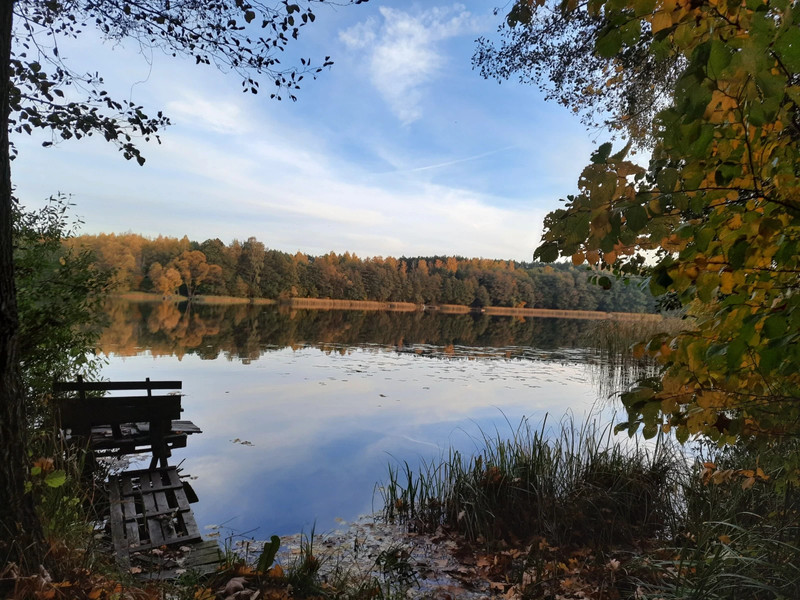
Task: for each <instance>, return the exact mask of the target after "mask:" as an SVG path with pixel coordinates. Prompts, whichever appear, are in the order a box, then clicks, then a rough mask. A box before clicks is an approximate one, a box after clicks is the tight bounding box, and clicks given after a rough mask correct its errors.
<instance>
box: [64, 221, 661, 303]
mask: <svg viewBox="0 0 800 600" xmlns="http://www.w3.org/2000/svg"><path fill="white" fill-rule="evenodd" d="M67 243H68V244H70V246H71V247H72V248H73V249H79V248H80V249H83V250H89V251H91V252H92V253H93V254H94V256H95V262H94V266H95V268H96V269H97V270H99V271H100V272H102V273H107V274H111V275H112V277H113V280H114V282H115V283H116V286H117V290H118V291H122V292H126V291H144V292H155V293H160V294H162V295H164V296H172V295H175V294H181V295H183V296H186V297H188V298H192V297H194V296H195V295H198V294H203V295H216V296H237V297H247V298H272V299H284V298H330V299H340V300H372V301H379V302H414V303H417V304H460V305H466V306H476V307H483V306H504V307H528V308H552V309H562V310H598V311H607V312H611V311H614V312H653V311H654V310H655V301H654V299H653V296H652V295H651V294H650V292H649V291H648V290H647V288H646V286H643V285H641V283H642V281H641V280H631V281H630V282H629V283H628V284H626V283H625V282H622V281H615V282H613V283H610V284H609V289H603V287H602V286H598V285H593V283H592V282H593V279H596V278H597V272H596V271H594V270H593V269H590V268H587V267H581V268H578V267H574V266H572V265H570V264H566V263H556V264H553V265H544V264H540V263H517V262H514V261H506V260H492V259H484V258H470V259H467V258H462V257H457V256H431V257H428V256H426V257H413V258H407V257H401V258H392V257H386V258H383V257H379V256H378V257H371V258H360V257H358V256H356V255H355V254H351V253H348V252H345V253H344V254H336V253H334V252H330V253H328V254H325V255H323V256H309V255H308V254H304V253H302V252H297V253H295V254H289V253H286V252H282V251H280V250H273V249H269V248H267V247H266V246H265V245H264V244H263V243H262V242H260V241H258V240H257V239H256V238H255V237H250V238H248V239H247V240H246V241H244V242H239V241H237V240H233V241H232V242H231V243H230V244H228V245H226V244H225V243H223V242H222V241H221V240H219V239H209V240H205V241H204V242H202V243H198V242H196V241H192V240H190V239H189V238H188V237H186V236H184V237H183V238H181V239H178V238H172V237H164V236H159V237H157V238H155V239H148V238H146V237H143V236H141V235H138V234H135V233H125V234H113V233H112V234H99V235H82V236H78V237H75V238H71V239H69V240H68V241H67Z"/></svg>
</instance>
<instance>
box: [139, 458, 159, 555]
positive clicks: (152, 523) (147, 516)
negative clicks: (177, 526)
mask: <svg viewBox="0 0 800 600" xmlns="http://www.w3.org/2000/svg"><path fill="white" fill-rule="evenodd" d="M151 475H152V474H151V473H142V474H141V475H140V476H139V480H140V481H141V485H142V503H143V504H144V511H143V512H144V515H143V516H144V522H145V526H146V527H147V532H148V533H149V535H150V543H151V544H153V545H155V546H163V545H164V542H165V539H164V537H165V536H164V533H163V530H162V527H161V519H160V518H159V517H158V514H157V513H158V511H159V508H160V507H159V506H158V505H157V503H156V499H155V497H154V495H153V490H152V485H151Z"/></svg>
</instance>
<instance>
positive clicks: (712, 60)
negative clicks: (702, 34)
mask: <svg viewBox="0 0 800 600" xmlns="http://www.w3.org/2000/svg"><path fill="white" fill-rule="evenodd" d="M731 58H733V49H732V48H731V47H730V45H728V44H725V43H723V42H721V41H719V40H713V41H712V42H711V51H710V52H709V55H708V74H709V76H710V77H712V78H714V79H718V78H720V77H721V75H722V72H723V71H724V70H725V67H727V66H728V65H729V64H730V63H731Z"/></svg>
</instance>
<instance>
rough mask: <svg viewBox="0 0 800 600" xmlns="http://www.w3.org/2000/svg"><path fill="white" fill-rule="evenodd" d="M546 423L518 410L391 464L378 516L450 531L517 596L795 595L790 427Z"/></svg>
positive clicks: (794, 446)
mask: <svg viewBox="0 0 800 600" xmlns="http://www.w3.org/2000/svg"><path fill="white" fill-rule="evenodd" d="M548 433H549V432H548V430H547V428H546V427H545V425H542V426H541V427H540V428H539V429H536V430H534V429H532V428H531V427H530V425H529V423H528V422H527V421H523V422H522V423H521V424H520V426H519V427H518V428H516V430H514V431H513V432H512V435H511V436H510V439H503V438H501V437H500V436H499V435H496V436H494V437H489V436H484V439H483V442H484V447H483V448H482V450H481V451H480V452H479V453H478V454H476V455H475V456H473V457H470V458H465V457H463V456H462V455H461V454H459V453H458V452H451V453H450V454H449V455H448V456H447V457H445V459H444V460H442V461H441V462H440V463H436V464H430V463H429V464H423V465H422V467H421V469H420V472H419V473H418V474H415V473H413V472H412V470H411V469H410V467H409V466H408V464H407V463H404V464H403V466H402V467H397V466H392V467H390V470H389V481H388V484H387V485H385V486H384V487H383V488H382V494H383V498H384V511H383V513H384V517H385V518H386V519H388V520H390V521H395V522H401V523H407V524H408V525H409V527H411V528H413V529H415V530H417V531H419V532H433V531H436V532H438V533H441V532H442V531H445V532H447V531H449V532H453V533H457V534H459V535H460V536H461V539H462V543H463V545H464V547H466V548H468V550H466V551H465V553H467V554H470V555H472V556H473V558H474V557H477V564H478V565H479V566H480V565H484V567H485V568H484V571H485V573H484V574H485V575H487V576H489V577H491V579H490V580H491V581H498V580H504V581H506V582H507V586H511V587H507V589H506V591H507V592H508V593H511V592H512V591H513V592H514V594H516V596H515V597H521V598H527V597H530V598H539V597H573V596H571V595H570V594H576V593H580V594H583V595H582V596H580V597H586V598H598V599H599V598H604V599H605V598H636V599H637V600H648V599H650V600H655V599H661V600H668V599H679V598H680V599H696V600H701V599H702V600H706V599H710V600H717V599H718V600H739V599H745V598H746V599H755V600H767V599H770V600H772V599H790V598H791V599H793V598H800V489H798V485H797V480H798V475H800V469H798V464H800V459H798V458H797V457H799V456H800V440H783V441H781V442H779V443H774V444H772V445H771V446H769V447H763V446H761V447H754V446H750V445H748V444H746V443H744V442H742V443H740V444H739V445H737V446H733V447H726V448H719V447H717V446H715V445H712V444H710V443H708V442H706V443H701V444H700V445H699V446H698V447H697V448H696V449H694V450H693V451H692V453H691V454H690V453H689V452H682V451H679V450H678V448H677V447H676V446H674V445H672V444H668V443H666V442H665V441H664V440H663V439H659V440H658V441H657V443H655V444H654V445H652V446H644V445H642V444H639V445H637V444H636V443H635V440H632V441H631V442H630V443H629V444H626V443H622V442H619V441H616V440H615V439H614V438H613V437H612V434H611V428H610V427H609V428H604V429H599V428H598V427H597V426H596V425H595V424H593V423H588V424H586V425H583V426H582V427H580V428H578V427H576V426H575V424H574V421H572V420H566V421H564V422H562V423H561V424H560V429H559V430H558V431H557V432H556V433H555V434H550V435H548ZM499 565H502V569H500V568H499ZM498 570H499V571H502V572H494V571H498Z"/></svg>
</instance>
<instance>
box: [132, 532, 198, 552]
mask: <svg viewBox="0 0 800 600" xmlns="http://www.w3.org/2000/svg"><path fill="white" fill-rule="evenodd" d="M196 541H197V536H193V535H180V536H178V537H175V538H173V539H171V540H170V542H169V543H170V545H172V544H185V543H187V542H196ZM161 545H162V546H163V544H161ZM151 548H158V546H157V545H155V544H142V545H140V546H139V547H137V548H131V550H135V551H137V552H140V551H144V550H150V549H151Z"/></svg>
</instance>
